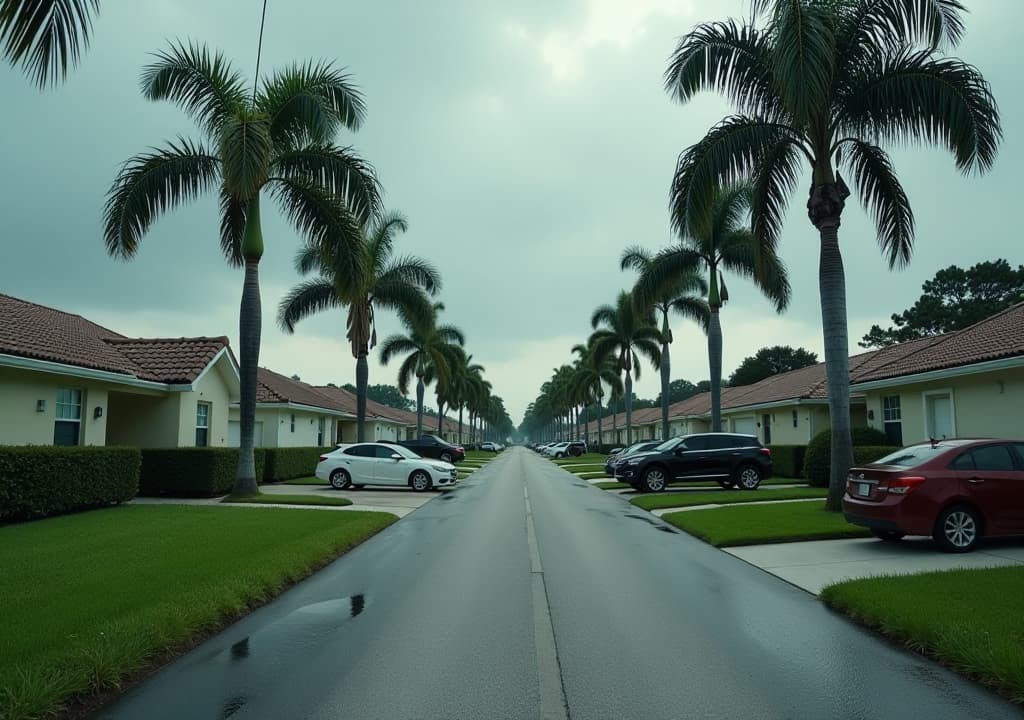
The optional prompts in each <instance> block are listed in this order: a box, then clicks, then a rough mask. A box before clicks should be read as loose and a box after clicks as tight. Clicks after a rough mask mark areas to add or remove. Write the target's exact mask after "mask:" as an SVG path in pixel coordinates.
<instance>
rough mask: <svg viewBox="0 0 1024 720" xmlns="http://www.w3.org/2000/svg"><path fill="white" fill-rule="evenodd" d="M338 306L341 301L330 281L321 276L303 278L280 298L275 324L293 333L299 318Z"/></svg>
mask: <svg viewBox="0 0 1024 720" xmlns="http://www.w3.org/2000/svg"><path fill="white" fill-rule="evenodd" d="M338 307H341V303H340V302H339V301H338V296H337V295H336V294H335V292H334V286H333V285H331V283H329V282H328V281H327V280H325V279H323V278H316V279H313V280H304V281H302V282H300V283H299V284H298V285H296V286H295V287H293V288H292V289H291V290H289V291H288V292H287V293H286V294H285V296H284V297H283V298H281V302H280V304H279V305H278V308H277V324H278V327H280V328H281V329H282V330H283V331H285V332H286V333H293V332H295V326H296V325H297V324H298V323H299V321H300V320H304V319H306V318H308V317H310V316H311V315H316V314H317V313H320V312H323V311H324V310H330V309H333V308H338Z"/></svg>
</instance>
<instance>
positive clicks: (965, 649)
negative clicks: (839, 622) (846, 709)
mask: <svg viewBox="0 0 1024 720" xmlns="http://www.w3.org/2000/svg"><path fill="white" fill-rule="evenodd" d="M821 599H822V600H824V601H825V602H826V603H828V604H829V605H831V606H832V607H834V608H837V609H838V610H841V611H842V612H844V613H846V614H847V615H849V616H850V617H851V618H853V619H854V620H856V621H857V622H860V623H862V624H864V625H867V626H868V627H871V628H874V629H875V630H878V631H879V632H881V633H882V634H884V635H887V636H888V637H890V638H892V639H894V640H896V641H897V642H901V643H903V644H904V645H906V646H907V647H909V648H910V649H912V650H916V651H918V652H922V653H924V654H926V655H929V656H931V657H934V658H936V659H937V660H939V661H940V662H942V663H943V664H945V665H947V666H949V667H951V668H953V669H954V670H956V671H957V672H961V673H963V674H965V675H968V676H970V677H973V678H975V679H977V680H979V681H981V682H983V683H984V684H986V685H988V686H990V687H993V688H995V689H997V690H999V691H1000V692H1002V693H1004V694H1005V695H1007V696H1008V697H1009V698H1010V699H1011V700H1012V701H1013V702H1015V703H1024V629H1022V625H1021V618H1022V617H1024V568H1022V567H1003V568H989V569H983V570H951V571H947V572H932V573H924V574H921V575H905V576H901V577H880V578H868V579H864V580H850V581H847V582H842V583H839V584H837V585H831V586H829V587H827V588H825V589H824V590H823V591H822V592H821Z"/></svg>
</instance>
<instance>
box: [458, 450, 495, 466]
mask: <svg viewBox="0 0 1024 720" xmlns="http://www.w3.org/2000/svg"><path fill="white" fill-rule="evenodd" d="M500 454H501V453H492V452H488V451H486V450H470V451H469V452H467V453H466V458H465V459H466V460H477V461H480V462H485V463H486V462H490V461H491V460H493V459H494V458H496V457H498V455H500Z"/></svg>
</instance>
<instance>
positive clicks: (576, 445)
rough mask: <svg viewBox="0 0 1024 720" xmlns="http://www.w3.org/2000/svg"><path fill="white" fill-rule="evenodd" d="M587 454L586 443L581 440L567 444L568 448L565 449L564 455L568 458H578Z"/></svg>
mask: <svg viewBox="0 0 1024 720" xmlns="http://www.w3.org/2000/svg"><path fill="white" fill-rule="evenodd" d="M586 452H587V443H586V442H584V441H583V440H574V441H572V442H571V443H569V447H567V448H566V449H565V454H566V455H569V456H570V457H579V456H580V455H584V454H586Z"/></svg>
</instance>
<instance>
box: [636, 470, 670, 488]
mask: <svg viewBox="0 0 1024 720" xmlns="http://www.w3.org/2000/svg"><path fill="white" fill-rule="evenodd" d="M666 484H667V479H666V477H665V471H664V470H662V469H661V468H660V467H652V468H650V469H649V470H647V471H646V472H645V473H644V476H643V479H642V480H641V481H640V490H641V491H642V492H661V491H662V490H664V489H665V485H666Z"/></svg>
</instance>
